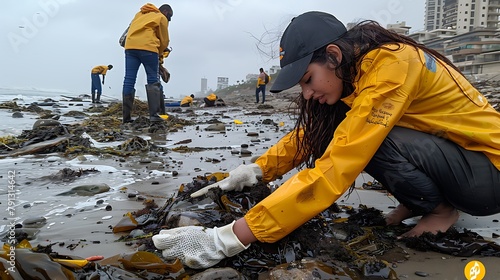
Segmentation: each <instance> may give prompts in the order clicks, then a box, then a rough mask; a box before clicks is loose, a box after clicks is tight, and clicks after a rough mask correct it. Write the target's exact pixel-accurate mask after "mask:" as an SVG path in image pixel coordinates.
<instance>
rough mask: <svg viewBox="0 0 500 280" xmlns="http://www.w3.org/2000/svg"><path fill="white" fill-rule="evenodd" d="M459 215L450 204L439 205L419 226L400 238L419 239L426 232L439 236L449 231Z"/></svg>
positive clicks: (420, 221) (423, 217) (421, 220)
mask: <svg viewBox="0 0 500 280" xmlns="http://www.w3.org/2000/svg"><path fill="white" fill-rule="evenodd" d="M458 217H459V214H458V211H457V209H455V207H453V206H451V205H450V204H448V203H441V204H439V205H438V206H437V207H436V208H435V209H434V210H432V212H430V213H428V214H425V215H424V216H422V218H421V219H420V220H419V221H418V223H417V225H416V226H415V227H414V228H413V229H411V230H410V231H408V232H406V233H404V234H402V235H401V236H400V237H417V236H420V235H422V234H423V233H424V232H430V233H432V234H437V233H438V232H445V231H447V230H448V229H449V228H450V227H451V226H452V225H453V224H454V223H455V222H456V221H457V220H458Z"/></svg>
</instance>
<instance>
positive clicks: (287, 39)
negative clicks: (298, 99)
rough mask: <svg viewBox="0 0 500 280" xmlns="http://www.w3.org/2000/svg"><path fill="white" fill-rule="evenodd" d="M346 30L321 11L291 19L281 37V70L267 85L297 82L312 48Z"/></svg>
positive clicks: (281, 86) (276, 86) (284, 85)
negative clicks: (270, 83) (272, 82)
mask: <svg viewBox="0 0 500 280" xmlns="http://www.w3.org/2000/svg"><path fill="white" fill-rule="evenodd" d="M346 32H347V29H346V27H345V26H344V24H343V23H342V22H340V21H339V20H338V19H337V18H336V17H334V16H333V15H331V14H328V13H325V12H317V11H312V12H306V13H303V14H301V15H299V16H297V17H294V18H293V19H292V22H290V24H289V25H288V27H287V28H286V29H285V32H284V33H283V36H282V37H281V41H280V66H281V71H280V73H279V74H278V77H277V78H276V80H275V81H274V84H273V86H272V87H271V90H270V91H271V92H274V93H275V92H280V91H283V90H286V89H289V88H291V87H293V86H294V85H296V84H298V83H299V81H300V79H301V78H302V76H304V74H305V72H306V69H307V67H308V65H309V63H311V59H312V56H313V53H314V51H316V50H318V49H319V48H321V47H323V46H326V45H327V44H329V43H331V42H333V41H335V40H337V39H339V38H340V37H341V36H342V35H344V34H345V33H346Z"/></svg>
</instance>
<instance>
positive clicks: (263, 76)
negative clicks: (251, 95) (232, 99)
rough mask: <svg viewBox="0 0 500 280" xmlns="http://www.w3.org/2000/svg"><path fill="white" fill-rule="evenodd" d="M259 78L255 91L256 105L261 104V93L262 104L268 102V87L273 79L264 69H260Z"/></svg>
mask: <svg viewBox="0 0 500 280" xmlns="http://www.w3.org/2000/svg"><path fill="white" fill-rule="evenodd" d="M259 71H260V73H259V77H258V78H257V88H256V89H255V104H258V103H259V93H260V92H262V104H264V102H266V85H267V83H269V81H270V79H271V77H270V76H269V75H267V73H266V72H264V69H263V68H260V69H259Z"/></svg>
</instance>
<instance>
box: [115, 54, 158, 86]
mask: <svg viewBox="0 0 500 280" xmlns="http://www.w3.org/2000/svg"><path fill="white" fill-rule="evenodd" d="M141 64H142V65H143V66H144V70H146V78H147V82H148V84H154V83H158V82H159V81H160V80H159V79H158V77H159V73H158V67H159V57H158V54H157V53H155V52H150V51H144V50H125V78H124V80H123V92H122V93H123V95H131V94H134V92H135V88H134V87H135V81H136V79H137V72H138V71H139V67H140V66H141Z"/></svg>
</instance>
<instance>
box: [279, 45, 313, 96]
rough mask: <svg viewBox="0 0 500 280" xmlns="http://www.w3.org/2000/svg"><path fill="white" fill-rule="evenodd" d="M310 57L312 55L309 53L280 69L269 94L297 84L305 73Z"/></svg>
mask: <svg viewBox="0 0 500 280" xmlns="http://www.w3.org/2000/svg"><path fill="white" fill-rule="evenodd" d="M312 56H313V54H312V53H311V54H309V55H307V56H306V57H303V58H301V59H299V60H297V61H294V62H292V63H289V64H288V65H286V66H285V67H283V68H281V70H280V72H279V74H278V77H277V78H276V80H275V81H274V83H273V86H272V87H271V90H270V92H273V93H276V92H280V91H283V90H286V89H289V88H291V87H293V86H295V85H296V84H298V83H299V81H300V79H302V76H304V74H305V73H306V70H307V67H308V66H309V63H311V59H312Z"/></svg>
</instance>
